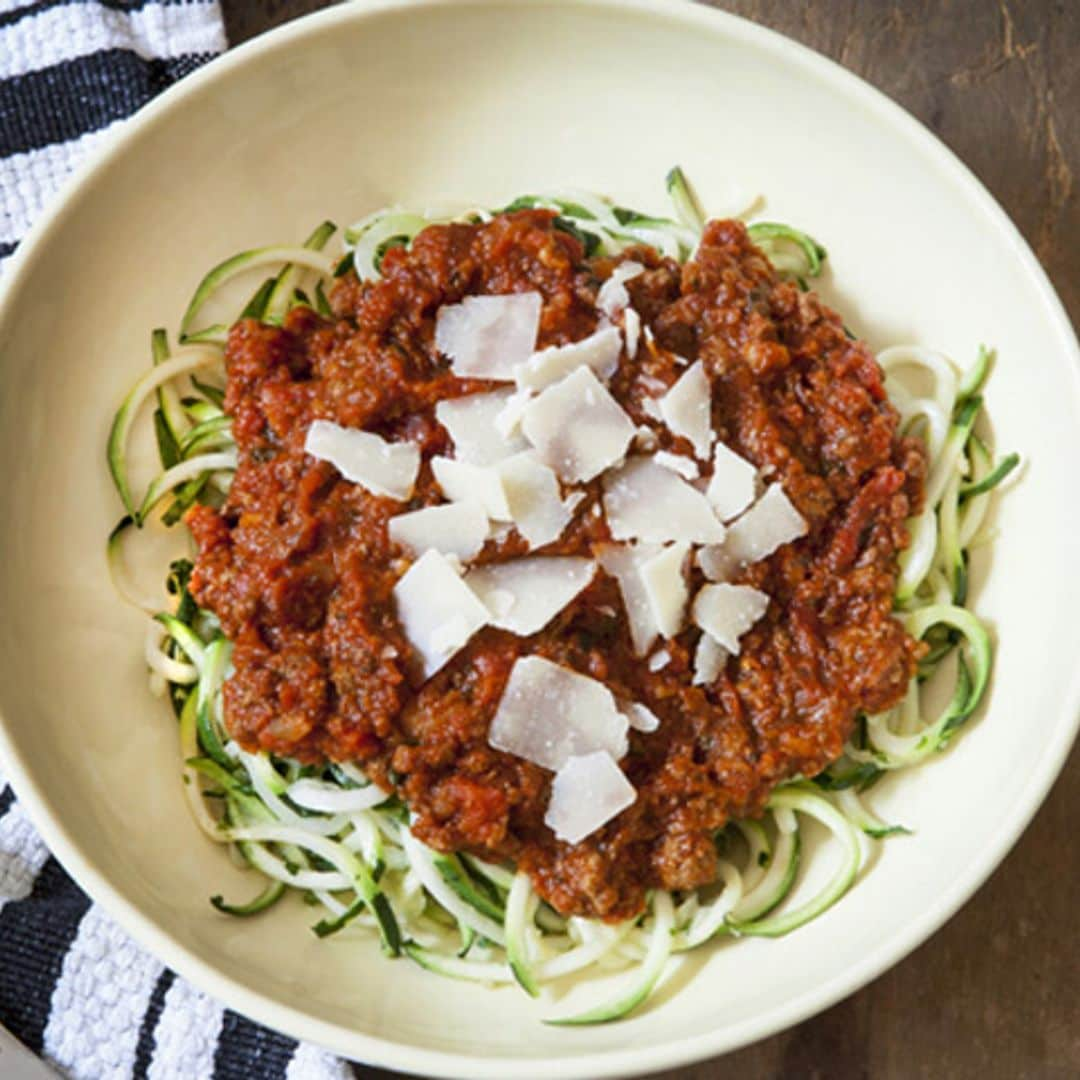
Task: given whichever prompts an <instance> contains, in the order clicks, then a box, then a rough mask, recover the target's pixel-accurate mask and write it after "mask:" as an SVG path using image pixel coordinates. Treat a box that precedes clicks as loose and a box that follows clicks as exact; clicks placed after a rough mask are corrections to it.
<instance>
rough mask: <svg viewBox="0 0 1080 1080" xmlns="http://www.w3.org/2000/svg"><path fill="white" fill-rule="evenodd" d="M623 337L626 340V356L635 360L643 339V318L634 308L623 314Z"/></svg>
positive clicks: (629, 308)
mask: <svg viewBox="0 0 1080 1080" xmlns="http://www.w3.org/2000/svg"><path fill="white" fill-rule="evenodd" d="M623 336H624V337H625V338H626V355H627V356H629V357H630V359H631V360H633V359H634V357H635V356H637V347H638V340H639V338H640V337H641V316H640V315H639V314H638V313H637V312H636V311H635V310H634V309H633V308H632V307H628V308H627V309H626V310H625V311H624V312H623Z"/></svg>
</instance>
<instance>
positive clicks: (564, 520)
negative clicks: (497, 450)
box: [498, 451, 572, 548]
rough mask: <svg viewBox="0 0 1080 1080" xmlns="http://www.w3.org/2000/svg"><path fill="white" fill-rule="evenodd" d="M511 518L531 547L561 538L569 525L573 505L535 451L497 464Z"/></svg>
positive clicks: (541, 545)
mask: <svg viewBox="0 0 1080 1080" xmlns="http://www.w3.org/2000/svg"><path fill="white" fill-rule="evenodd" d="M498 470H499V478H500V480H501V482H502V487H503V494H504V496H505V498H506V505H507V507H508V508H509V510H510V519H511V521H513V523H514V525H515V526H516V527H517V531H518V532H519V533H521V535H522V536H524V537H525V539H526V540H527V541H528V542H529V547H530V548H538V547H543V546H544V545H545V544H550V543H551V542H552V541H553V540H558V538H559V537H560V536H561V535H562V531H563V529H565V528H566V526H567V525H569V524H570V519H571V517H572V515H571V513H570V508H569V507H568V506H567V505H566V504H565V503H564V502H563V501H562V497H561V496H560V494H559V481H558V480H557V479H556V478H555V474H554V473H553V472H552V471H551V469H549V468H548V467H547V466H546V465H541V464H540V462H539V461H537V460H536V458H535V456H534V455H533V454H532V452H530V451H527V452H525V453H521V454H517V455H515V456H514V457H512V458H507V460H506V461H504V462H502V463H501V464H500V465H499V466H498Z"/></svg>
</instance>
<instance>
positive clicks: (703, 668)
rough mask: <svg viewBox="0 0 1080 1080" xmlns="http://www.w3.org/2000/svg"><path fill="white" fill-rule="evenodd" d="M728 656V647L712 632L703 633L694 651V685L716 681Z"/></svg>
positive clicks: (705, 684) (703, 684)
mask: <svg viewBox="0 0 1080 1080" xmlns="http://www.w3.org/2000/svg"><path fill="white" fill-rule="evenodd" d="M727 658H728V651H727V649H725V648H724V646H723V645H721V644H720V642H718V641H717V640H716V638H714V637H713V636H712V635H711V634H702V635H701V637H700V638H698V643H697V649H696V650H695V651H694V680H693V684H694V686H708V685H710V684H712V683H714V682H716V680H717V679H719V678H720V672H722V671H723V670H724V664H726V663H727Z"/></svg>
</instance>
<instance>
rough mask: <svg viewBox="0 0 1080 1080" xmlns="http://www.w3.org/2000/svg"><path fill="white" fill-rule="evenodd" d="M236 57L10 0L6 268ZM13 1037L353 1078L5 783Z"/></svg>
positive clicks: (196, 10) (167, 25)
mask: <svg viewBox="0 0 1080 1080" xmlns="http://www.w3.org/2000/svg"><path fill="white" fill-rule="evenodd" d="M224 48H225V35H224V30H223V25H222V18H221V10H220V8H219V7H218V4H217V2H216V0H36V2H27V0H0V267H2V260H3V258H4V257H6V256H8V255H10V254H11V252H12V251H14V249H15V246H16V244H17V243H18V242H19V240H20V239H21V238H22V236H23V234H24V233H25V232H26V231H27V229H28V228H29V227H30V225H31V223H32V222H33V220H34V218H35V217H36V215H37V214H38V213H39V212H40V211H41V209H42V208H43V207H44V206H45V205H46V204H47V203H48V201H49V199H50V198H51V197H52V196H53V194H54V193H55V192H56V190H57V188H58V187H59V186H60V184H61V183H62V182H63V181H64V179H65V178H66V177H67V176H68V174H69V173H70V172H71V170H72V169H73V168H74V167H75V166H76V165H77V164H78V162H79V161H80V159H81V158H82V157H83V156H84V155H85V154H86V153H87V151H89V150H90V149H92V148H93V147H94V146H95V145H97V144H98V143H99V142H100V141H101V140H102V139H103V138H104V137H105V136H106V133H107V132H109V131H111V130H112V129H113V128H114V127H115V125H117V124H120V123H123V118H124V117H126V116H127V115H129V114H130V113H132V112H134V111H135V110H136V109H137V108H139V106H141V105H143V104H144V103H145V102H147V101H149V100H150V98H152V97H153V96H154V95H155V94H156V93H158V92H159V91H160V90H163V89H164V88H165V87H166V86H168V85H169V84H170V83H172V82H175V81H176V80H177V79H178V78H180V77H181V76H183V75H185V74H187V73H188V72H190V71H192V70H194V69H195V68H196V67H198V66H199V65H200V64H202V63H203V62H205V61H206V60H209V59H210V58H211V57H213V56H214V55H215V54H217V53H219V52H221V51H222V50H223V49H224ZM0 272H2V270H0ZM0 1024H3V1025H4V1026H5V1027H7V1028H8V1029H9V1030H10V1031H11V1032H13V1033H14V1034H15V1035H16V1036H17V1037H18V1038H19V1039H21V1040H22V1042H24V1043H25V1044H26V1045H27V1046H28V1047H30V1048H31V1049H32V1050H34V1051H35V1052H36V1053H38V1054H41V1055H42V1056H44V1057H45V1058H46V1059H47V1060H49V1061H50V1062H51V1063H52V1064H53V1065H54V1066H55V1067H56V1068H57V1069H58V1070H59V1072H60V1073H61V1074H62V1075H65V1076H69V1077H73V1078H76V1080H106V1078H107V1080H127V1078H129V1077H150V1078H155V1080H156V1078H161V1080H165V1078H169V1080H202V1078H204V1077H205V1078H221V1080H230V1078H234V1080H277V1078H279V1077H287V1078H289V1080H345V1078H347V1077H351V1076H352V1075H353V1074H352V1070H351V1068H350V1067H349V1066H348V1065H346V1064H345V1063H344V1062H342V1061H340V1060H339V1059H337V1058H335V1057H334V1056H333V1055H331V1054H329V1053H327V1052H325V1051H323V1050H319V1049H316V1048H315V1047H311V1046H305V1045H303V1044H297V1042H296V1041H295V1040H293V1039H289V1038H286V1037H285V1036H283V1035H279V1034H277V1033H276V1032H272V1031H268V1030H266V1029H265V1028H261V1027H259V1026H258V1025H256V1024H253V1023H252V1022H251V1021H249V1020H246V1019H244V1018H243V1017H242V1016H239V1015H237V1014H236V1013H234V1012H232V1011H231V1010H229V1009H226V1008H223V1007H222V1006H221V1005H219V1004H218V1003H217V1002H215V1001H213V1000H211V999H210V998H208V997H206V996H205V995H204V994H201V993H200V992H199V991H197V990H195V989H194V988H193V987H191V986H189V985H188V984H187V983H185V982H184V981H183V980H182V979H180V978H178V977H176V976H175V975H174V974H173V972H171V971H170V970H168V969H167V968H165V967H163V966H162V965H161V964H160V963H159V962H158V961H157V960H155V959H154V958H153V957H152V956H150V955H149V954H148V953H146V952H144V951H143V950H142V949H140V948H139V946H137V945H136V944H135V943H134V942H132V941H131V940H130V939H129V938H128V937H127V936H126V935H125V934H124V932H123V931H122V930H121V929H120V928H119V927H118V926H117V925H116V924H115V923H113V922H112V920H111V919H109V917H108V916H107V915H106V914H104V912H102V911H101V910H100V909H99V908H97V907H95V906H94V905H92V904H91V902H90V900H89V899H88V898H87V897H86V896H85V895H84V894H83V893H82V892H81V891H80V890H79V888H78V887H77V886H76V885H75V883H74V882H73V881H72V880H71V879H70V878H69V877H68V876H67V875H66V874H65V873H64V871H63V869H62V868H61V867H60V864H59V863H58V862H57V861H56V859H55V858H53V857H52V856H51V855H50V854H49V852H48V850H47V849H46V847H45V845H44V844H43V843H42V841H41V839H40V838H39V837H38V836H37V834H36V833H35V832H34V829H33V826H32V825H31V824H30V821H29V819H28V817H27V816H26V814H25V813H24V811H23V810H22V808H21V807H20V806H19V804H18V803H17V801H16V800H15V797H14V794H13V792H12V790H11V788H10V787H8V786H7V785H6V783H5V779H4V776H3V775H2V772H0Z"/></svg>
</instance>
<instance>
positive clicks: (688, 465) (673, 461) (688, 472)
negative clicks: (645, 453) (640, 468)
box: [653, 450, 712, 502]
mask: <svg viewBox="0 0 1080 1080" xmlns="http://www.w3.org/2000/svg"><path fill="white" fill-rule="evenodd" d="M653 461H655V462H656V464H657V465H663V466H664V468H665V469H670V470H671V471H672V472H676V473H678V474H679V475H680V476H681V477H682V478H683V479H684V480H696V479H697V478H698V476H699V475H700V473H701V470H700V469H699V468H698V465H697V462H696V461H695V460H694V459H693V458H689V457H686V455H685V454H672V453H671V452H670V451H668V450H660V451H658V452H657V453H655V454H653ZM711 501H712V500H710V502H711Z"/></svg>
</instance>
